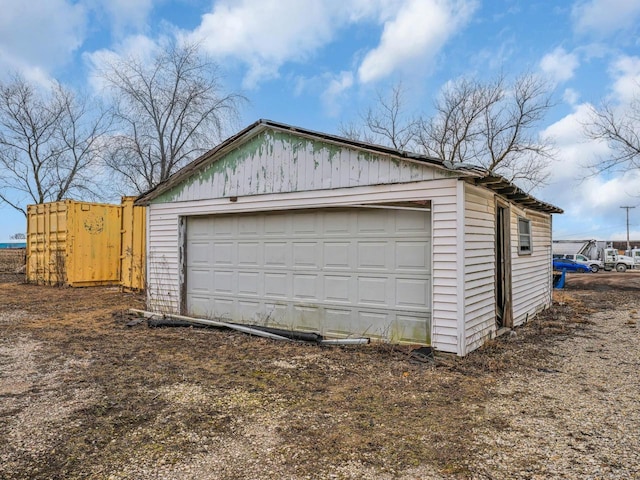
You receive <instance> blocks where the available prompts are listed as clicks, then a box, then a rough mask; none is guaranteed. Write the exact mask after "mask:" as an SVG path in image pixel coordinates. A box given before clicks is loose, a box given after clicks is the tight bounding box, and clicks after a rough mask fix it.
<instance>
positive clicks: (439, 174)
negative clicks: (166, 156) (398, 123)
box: [154, 130, 453, 203]
mask: <svg viewBox="0 0 640 480" xmlns="http://www.w3.org/2000/svg"><path fill="white" fill-rule="evenodd" d="M452 177H453V174H452V173H450V172H448V171H447V170H445V169H444V168H439V167H437V166H434V165H429V164H426V163H423V162H419V161H413V160H400V159H398V158H394V157H392V156H389V155H384V154H377V153H371V152H368V151H362V150H357V149H355V148H346V147H338V146H336V145H333V144H331V143H329V142H321V141H318V140H312V139H308V138H305V137H301V136H298V135H295V134H293V133H282V132H277V131H271V130H268V131H265V132H261V133H259V134H258V135H256V136H255V137H253V138H251V139H249V140H247V142H246V143H245V144H243V145H240V146H239V147H238V148H236V149H235V150H233V151H231V152H228V153H227V154H226V155H224V156H222V157H221V158H218V159H217V160H215V161H214V162H212V163H211V164H210V165H208V166H207V167H203V169H202V170H201V171H199V172H194V174H193V176H192V177H190V178H189V179H187V180H185V181H184V182H182V183H181V184H179V185H178V186H176V187H174V188H173V189H171V190H169V191H168V192H166V193H164V194H162V195H161V196H160V199H159V201H161V202H167V201H174V202H184V201H193V200H200V199H205V198H224V197H233V196H237V197H241V196H247V195H261V194H271V193H287V192H302V191H311V190H324V189H335V188H346V187H355V186H362V185H380V184H389V183H406V182H415V181H421V180H433V179H438V178H452ZM157 202H158V200H156V201H154V203H157Z"/></svg>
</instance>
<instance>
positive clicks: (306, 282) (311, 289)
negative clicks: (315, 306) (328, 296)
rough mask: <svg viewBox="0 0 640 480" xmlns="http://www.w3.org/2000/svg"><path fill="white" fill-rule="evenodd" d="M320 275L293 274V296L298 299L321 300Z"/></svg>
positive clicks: (306, 300)
mask: <svg viewBox="0 0 640 480" xmlns="http://www.w3.org/2000/svg"><path fill="white" fill-rule="evenodd" d="M320 292H321V284H320V281H319V276H318V275H315V274H302V273H294V274H293V298H294V299H296V300H303V301H305V302H308V301H315V302H317V301H319V297H321V293H320Z"/></svg>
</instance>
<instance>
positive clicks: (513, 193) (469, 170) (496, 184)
mask: <svg viewBox="0 0 640 480" xmlns="http://www.w3.org/2000/svg"><path fill="white" fill-rule="evenodd" d="M267 129H270V130H277V131H281V132H288V133H294V134H296V135H300V136H302V137H307V138H311V139H314V140H320V141H325V142H328V143H333V144H337V145H339V146H346V147H351V148H355V149H357V150H361V151H366V152H372V153H378V154H383V155H387V156H391V157H394V158H396V159H398V160H411V161H417V162H420V163H424V164H428V165H431V166H433V167H435V168H439V169H443V170H447V171H449V172H453V173H455V174H457V176H459V177H464V178H467V177H468V178H469V181H472V182H475V183H476V184H479V185H484V186H485V187H487V188H489V189H491V190H493V191H496V192H497V193H499V194H501V195H503V196H505V197H506V198H509V199H510V200H512V201H513V202H515V203H518V204H522V205H523V206H526V207H527V208H532V209H534V210H540V211H543V212H548V213H562V210H561V209H559V208H557V207H554V206H553V205H550V204H547V203H544V202H540V201H539V200H537V199H535V198H534V197H532V196H530V195H529V194H527V193H525V192H524V191H523V190H521V189H520V188H518V187H516V186H515V185H513V184H511V183H510V182H508V181H507V180H506V179H505V178H503V177H501V176H498V175H495V174H489V173H488V172H487V171H486V170H483V169H480V168H477V167H462V168H455V169H452V168H448V167H446V166H445V164H444V162H443V161H442V160H439V159H437V158H433V157H429V156H427V155H421V154H418V153H413V152H406V151H399V150H395V149H393V148H389V147H385V146H382V145H374V144H371V143H366V142H360V141H357V140H351V139H348V138H344V137H340V136H337V135H331V134H328V133H322V132H316V131H314V130H307V129H304V128H300V127H294V126H291V125H286V124H284V123H278V122H274V121H272V120H266V119H260V120H258V121H257V122H254V123H252V124H251V125H249V126H247V127H246V128H244V129H242V130H240V131H239V132H238V133H236V134H235V135H232V136H231V137H229V138H227V139H226V140H224V141H223V142H222V143H220V144H219V145H217V146H216V147H214V148H213V149H211V150H209V151H208V152H206V153H204V154H203V155H201V156H200V157H198V158H196V159H195V160H194V161H192V162H191V163H189V164H188V165H186V166H184V167H183V168H181V169H180V170H178V171H177V172H176V173H174V174H173V175H171V176H170V177H169V178H168V179H167V180H165V181H164V182H161V183H159V184H158V185H156V186H155V187H154V188H152V189H151V190H148V191H147V192H145V193H143V194H141V195H140V196H139V197H138V198H137V199H136V202H135V203H136V205H148V204H149V203H150V202H151V201H152V200H154V199H155V198H157V197H159V196H160V195H162V194H163V193H165V192H167V191H169V190H171V189H172V188H173V187H175V186H176V185H179V184H180V183H182V182H183V181H185V180H186V179H188V178H189V177H191V175H193V174H194V173H196V172H197V171H199V170H201V169H202V168H205V167H206V166H208V165H209V164H211V163H213V162H215V161H216V160H218V159H219V158H221V157H222V156H224V155H225V154H227V153H228V152H230V151H232V150H233V149H235V148H237V147H238V146H239V145H241V144H243V143H244V142H246V141H248V140H249V139H250V138H253V137H254V136H256V135H258V134H259V133H261V132H263V131H265V130H267ZM483 179H484V180H483ZM487 179H490V180H487Z"/></svg>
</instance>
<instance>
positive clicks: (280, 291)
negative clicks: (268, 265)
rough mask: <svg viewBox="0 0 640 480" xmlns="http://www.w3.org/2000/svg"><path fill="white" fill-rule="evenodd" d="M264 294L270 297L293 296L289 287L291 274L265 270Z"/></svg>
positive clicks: (282, 297) (283, 297)
mask: <svg viewBox="0 0 640 480" xmlns="http://www.w3.org/2000/svg"><path fill="white" fill-rule="evenodd" d="M264 295H265V297H269V298H281V299H286V298H289V297H291V289H290V288H289V274H288V273H278V272H265V274H264Z"/></svg>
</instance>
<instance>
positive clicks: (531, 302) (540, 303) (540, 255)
mask: <svg viewBox="0 0 640 480" xmlns="http://www.w3.org/2000/svg"><path fill="white" fill-rule="evenodd" d="M511 212H512V213H511V246H512V248H511V251H512V260H511V264H512V270H513V273H512V282H513V286H512V292H513V293H512V299H513V324H514V326H517V325H521V324H522V323H524V322H525V321H527V319H528V318H531V317H532V316H533V315H535V314H536V313H537V312H539V311H540V310H542V309H544V308H546V307H548V306H550V305H551V216H550V215H547V214H543V213H538V212H532V211H529V210H527V211H523V210H520V209H517V208H512V209H511ZM518 216H521V217H524V218H527V219H529V220H531V234H532V244H533V248H532V253H531V255H518Z"/></svg>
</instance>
